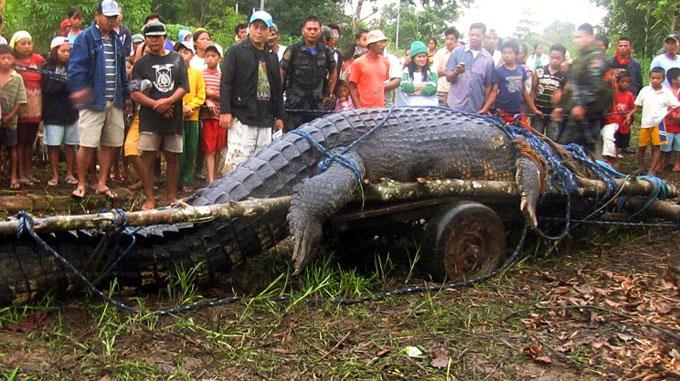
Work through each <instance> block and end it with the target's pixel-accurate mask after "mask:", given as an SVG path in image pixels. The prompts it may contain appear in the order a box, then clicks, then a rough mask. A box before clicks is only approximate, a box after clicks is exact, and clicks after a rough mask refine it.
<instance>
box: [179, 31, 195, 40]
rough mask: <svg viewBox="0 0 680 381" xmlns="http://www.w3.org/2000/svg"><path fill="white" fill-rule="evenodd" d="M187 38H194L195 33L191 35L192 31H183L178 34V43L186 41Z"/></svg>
mask: <svg viewBox="0 0 680 381" xmlns="http://www.w3.org/2000/svg"><path fill="white" fill-rule="evenodd" d="M187 36H192V38H193V33H191V31H190V30H186V29H181V30H180V31H179V32H177V41H184V40H185V39H186V38H187Z"/></svg>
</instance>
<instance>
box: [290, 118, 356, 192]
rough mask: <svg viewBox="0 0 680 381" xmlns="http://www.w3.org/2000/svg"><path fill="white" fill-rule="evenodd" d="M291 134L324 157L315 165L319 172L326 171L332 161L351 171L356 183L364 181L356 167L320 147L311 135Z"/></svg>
mask: <svg viewBox="0 0 680 381" xmlns="http://www.w3.org/2000/svg"><path fill="white" fill-rule="evenodd" d="M291 133H292V134H295V135H298V136H301V137H303V138H305V139H306V140H307V142H309V144H310V145H311V146H312V147H314V148H316V149H317V150H318V151H319V152H321V153H322V154H323V155H324V156H325V157H326V158H325V159H324V160H322V161H321V162H320V163H319V164H318V165H317V167H318V168H319V171H321V172H323V171H325V170H327V169H328V168H329V167H330V164H331V163H332V162H333V161H336V162H338V163H339V164H341V165H342V166H343V167H345V168H347V169H349V170H350V171H352V174H353V175H354V177H356V179H357V181H358V182H361V180H363V179H364V176H363V175H362V174H361V170H360V169H359V168H358V167H357V166H356V165H354V163H352V162H351V161H349V160H347V158H346V157H344V156H342V154H338V153H336V152H334V151H331V150H329V149H328V148H326V147H324V146H323V145H321V143H319V142H318V141H316V139H314V137H312V135H310V134H309V133H308V132H306V131H300V130H293V131H291Z"/></svg>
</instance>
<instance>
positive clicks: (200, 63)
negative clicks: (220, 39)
mask: <svg viewBox="0 0 680 381" xmlns="http://www.w3.org/2000/svg"><path fill="white" fill-rule="evenodd" d="M189 66H191V67H192V68H194V69H196V70H199V71H201V72H203V70H205V69H206V68H207V67H208V65H206V63H205V58H201V57H199V56H198V55H196V54H194V56H193V57H191V61H189ZM220 66H221V65H217V67H220Z"/></svg>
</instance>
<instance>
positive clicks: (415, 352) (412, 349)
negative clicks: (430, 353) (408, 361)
mask: <svg viewBox="0 0 680 381" xmlns="http://www.w3.org/2000/svg"><path fill="white" fill-rule="evenodd" d="M404 352H405V353H406V356H408V357H411V358H416V359H423V358H425V353H423V351H422V350H421V349H420V348H418V347H416V346H413V345H409V346H407V347H406V348H404Z"/></svg>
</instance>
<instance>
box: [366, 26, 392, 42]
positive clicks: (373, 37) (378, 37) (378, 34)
mask: <svg viewBox="0 0 680 381" xmlns="http://www.w3.org/2000/svg"><path fill="white" fill-rule="evenodd" d="M366 40H367V41H366V43H367V44H369V45H370V44H372V43H374V42H380V41H387V37H385V33H383V32H382V31H381V30H377V29H376V30H372V31H370V32H368V36H366Z"/></svg>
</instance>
